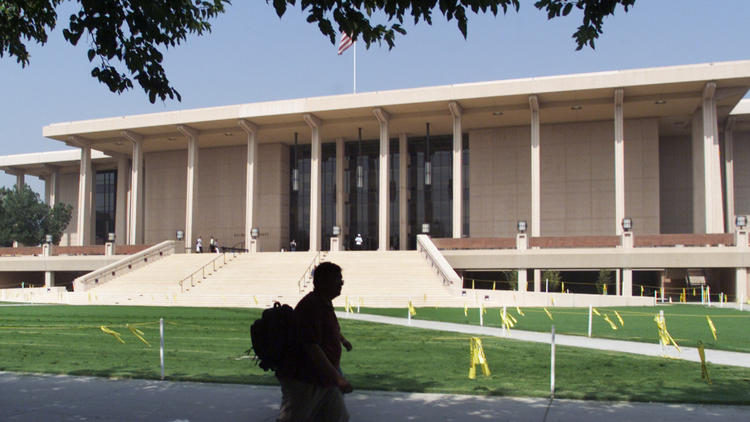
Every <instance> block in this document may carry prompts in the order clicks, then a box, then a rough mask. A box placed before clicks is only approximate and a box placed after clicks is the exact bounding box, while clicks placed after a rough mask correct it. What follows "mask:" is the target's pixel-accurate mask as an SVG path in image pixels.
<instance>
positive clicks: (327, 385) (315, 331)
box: [276, 262, 352, 422]
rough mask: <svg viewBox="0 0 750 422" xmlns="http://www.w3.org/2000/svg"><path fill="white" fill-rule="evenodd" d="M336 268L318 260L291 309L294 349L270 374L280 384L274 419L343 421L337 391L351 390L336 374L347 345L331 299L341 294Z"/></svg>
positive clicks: (340, 395)
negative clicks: (296, 327)
mask: <svg viewBox="0 0 750 422" xmlns="http://www.w3.org/2000/svg"><path fill="white" fill-rule="evenodd" d="M343 285H344V280H343V278H342V276H341V267H339V266H338V265H336V264H334V263H332V262H323V263H321V264H320V265H318V266H317V267H316V268H315V272H314V275H313V286H314V287H313V291H312V292H310V293H308V294H307V295H306V296H305V297H303V298H302V300H300V302H299V303H298V304H297V307H296V308H294V316H295V320H296V321H297V323H298V324H299V339H300V342H301V346H300V349H299V353H297V354H296V355H295V356H294V357H293V358H291V359H289V361H288V362H287V363H286V364H285V365H284V366H283V367H282V368H280V369H279V370H278V371H277V372H276V376H277V377H278V379H279V383H280V384H281V412H280V414H279V417H278V419H276V420H277V422H287V421H299V422H304V421H330V422H346V421H348V420H349V413H348V412H347V410H346V405H345V404H344V396H343V394H346V393H349V392H351V391H352V386H351V384H349V381H347V380H346V378H344V376H343V374H342V372H341V366H340V363H341V346H342V345H343V346H344V347H345V348H346V350H347V351H349V350H351V349H352V344H351V343H350V342H349V341H348V340H347V339H346V338H344V336H343V335H341V328H340V327H339V322H338V319H337V318H336V314H335V313H334V310H333V303H332V300H333V299H334V298H336V297H337V296H338V295H340V294H341V287H342V286H343Z"/></svg>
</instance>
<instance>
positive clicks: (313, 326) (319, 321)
mask: <svg viewBox="0 0 750 422" xmlns="http://www.w3.org/2000/svg"><path fill="white" fill-rule="evenodd" d="M294 315H295V318H296V321H297V323H298V324H299V338H300V340H301V343H302V344H310V343H312V344H317V345H318V346H320V348H321V349H322V350H323V353H324V354H325V355H326V357H327V358H328V361H330V362H331V364H332V365H333V367H334V368H338V367H339V364H340V362H341V327H339V321H338V319H337V318H336V313H335V312H334V310H333V303H332V302H331V301H330V300H329V299H327V298H325V297H324V296H322V295H320V294H318V293H316V292H314V291H313V292H310V293H308V294H307V295H306V296H305V297H303V298H302V300H300V301H299V303H298V304H297V307H295V308H294ZM278 375H279V376H287V377H292V378H296V379H299V380H302V381H307V382H312V383H315V384H321V385H335V384H336V380H335V379H328V378H329V377H326V376H325V375H324V374H323V373H321V372H320V371H319V370H318V369H317V368H316V367H315V365H314V364H313V362H312V359H310V357H309V356H307V355H306V354H305V353H304V351H303V350H300V353H299V355H298V356H297V357H296V359H293V360H292V362H290V365H289V367H287V368H284V370H283V371H280V373H279V374H278Z"/></svg>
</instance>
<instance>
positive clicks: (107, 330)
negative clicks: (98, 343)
mask: <svg viewBox="0 0 750 422" xmlns="http://www.w3.org/2000/svg"><path fill="white" fill-rule="evenodd" d="M99 329H101V330H102V331H104V332H105V333H106V334H109V335H111V336H112V337H114V338H116V339H117V341H119V342H120V343H122V344H125V340H123V339H122V337H120V333H118V332H117V331H113V330H110V329H109V328H107V327H106V326H104V325H102V326H100V327H99Z"/></svg>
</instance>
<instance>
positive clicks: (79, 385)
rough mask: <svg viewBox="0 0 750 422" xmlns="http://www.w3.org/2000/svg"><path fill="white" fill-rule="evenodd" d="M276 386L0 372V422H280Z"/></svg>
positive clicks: (388, 415)
mask: <svg viewBox="0 0 750 422" xmlns="http://www.w3.org/2000/svg"><path fill="white" fill-rule="evenodd" d="M280 398H281V392H280V390H279V388H278V387H264V386H253V385H237V384H204V383H192V382H168V381H148V380H109V379H105V378H93V377H69V376H49V375H19V374H14V373H7V372H6V373H4V372H0V420H2V421H7V422H19V421H136V420H137V421H146V422H150V421H154V422H162V421H163V422H178V421H179V422H187V421H190V422H200V421H209V422H219V421H222V422H223V421H254V422H266V421H273V420H275V417H276V414H277V412H278V403H279V401H280ZM346 403H347V407H348V408H349V413H350V414H351V420H352V421H353V422H377V421H392V422H396V421H406V420H408V421H430V422H435V421H445V422H448V421H461V422H463V421H467V422H472V421H488V420H492V421H540V422H556V421H576V422H594V421H601V420H604V419H606V420H607V422H625V421H637V420H658V421H660V422H692V421H696V422H698V421H700V422H703V421H711V420H715V421H727V420H750V407H746V406H710V405H692V404H675V405H670V404H661V403H612V402H591V401H578V400H554V401H550V400H548V399H536V398H510V397H481V396H463V395H454V394H414V393H386V392H373V391H356V392H354V393H352V394H349V395H347V396H346Z"/></svg>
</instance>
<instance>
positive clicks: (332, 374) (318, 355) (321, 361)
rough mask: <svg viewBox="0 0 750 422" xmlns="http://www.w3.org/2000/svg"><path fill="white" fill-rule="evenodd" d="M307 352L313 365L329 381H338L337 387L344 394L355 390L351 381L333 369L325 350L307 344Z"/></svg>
mask: <svg viewBox="0 0 750 422" xmlns="http://www.w3.org/2000/svg"><path fill="white" fill-rule="evenodd" d="M304 348H305V352H306V353H307V355H308V356H310V359H311V360H312V362H313V365H315V367H316V368H317V369H318V370H319V371H320V372H321V373H323V374H324V376H325V377H326V378H328V379H332V380H336V386H337V387H338V388H339V389H340V390H341V392H342V393H344V394H346V393H351V392H352V390H353V388H352V385H351V384H349V381H347V380H346V378H344V377H343V376H342V375H341V373H340V372H339V371H338V370H337V369H336V368H334V367H333V364H331V361H329V360H328V357H326V354H325V353H324V352H323V349H321V348H320V346H319V345H317V344H315V343H306V344H305V345H304Z"/></svg>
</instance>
